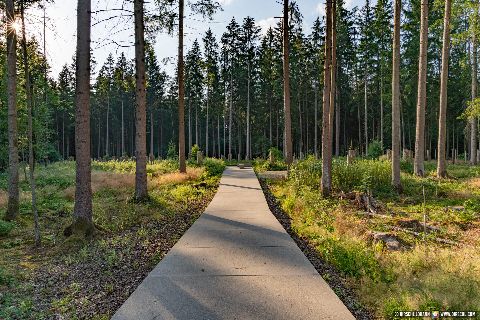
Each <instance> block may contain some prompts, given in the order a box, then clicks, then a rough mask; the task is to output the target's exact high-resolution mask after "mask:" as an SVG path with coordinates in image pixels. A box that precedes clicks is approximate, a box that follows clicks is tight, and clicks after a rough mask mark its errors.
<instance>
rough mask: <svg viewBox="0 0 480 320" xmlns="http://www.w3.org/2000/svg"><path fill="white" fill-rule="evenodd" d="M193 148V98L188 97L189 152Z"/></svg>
mask: <svg viewBox="0 0 480 320" xmlns="http://www.w3.org/2000/svg"><path fill="white" fill-rule="evenodd" d="M191 148H192V99H191V98H188V153H189V155H190V149H191Z"/></svg>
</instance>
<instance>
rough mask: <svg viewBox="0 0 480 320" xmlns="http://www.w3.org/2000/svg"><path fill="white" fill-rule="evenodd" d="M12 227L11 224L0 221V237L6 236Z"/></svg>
mask: <svg viewBox="0 0 480 320" xmlns="http://www.w3.org/2000/svg"><path fill="white" fill-rule="evenodd" d="M14 227H15V225H14V224H13V223H12V222H8V221H4V220H0V237H5V236H8V234H9V233H10V231H12V230H13V228H14Z"/></svg>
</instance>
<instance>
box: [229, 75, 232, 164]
mask: <svg viewBox="0 0 480 320" xmlns="http://www.w3.org/2000/svg"><path fill="white" fill-rule="evenodd" d="M228 113H229V115H228V160H229V161H231V160H232V130H233V128H232V125H233V123H232V120H233V119H232V118H233V77H232V71H231V70H230V107H229V108H228Z"/></svg>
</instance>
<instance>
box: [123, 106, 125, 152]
mask: <svg viewBox="0 0 480 320" xmlns="http://www.w3.org/2000/svg"><path fill="white" fill-rule="evenodd" d="M123 113H124V112H123V99H122V157H123V156H125V121H124V116H123Z"/></svg>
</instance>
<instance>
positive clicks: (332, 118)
mask: <svg viewBox="0 0 480 320" xmlns="http://www.w3.org/2000/svg"><path fill="white" fill-rule="evenodd" d="M331 41H332V66H331V69H330V72H331V73H332V75H331V79H330V81H331V85H330V113H329V115H330V119H329V127H328V130H329V137H328V141H329V143H330V145H329V159H328V165H329V171H330V176H331V172H332V154H333V124H334V121H335V101H336V89H337V85H336V79H337V1H336V0H333V1H332V40H331ZM330 183H331V182H330Z"/></svg>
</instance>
